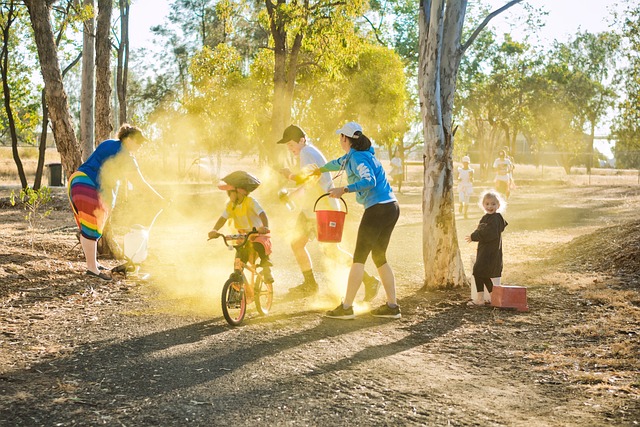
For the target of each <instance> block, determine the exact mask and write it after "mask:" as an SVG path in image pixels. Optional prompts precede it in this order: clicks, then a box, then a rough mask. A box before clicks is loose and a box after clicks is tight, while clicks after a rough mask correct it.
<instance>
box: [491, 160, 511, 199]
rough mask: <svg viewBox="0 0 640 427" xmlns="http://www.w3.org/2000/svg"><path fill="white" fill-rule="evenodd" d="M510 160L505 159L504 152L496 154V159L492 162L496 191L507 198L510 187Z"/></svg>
mask: <svg viewBox="0 0 640 427" xmlns="http://www.w3.org/2000/svg"><path fill="white" fill-rule="evenodd" d="M511 166H512V164H511V160H509V159H508V158H507V153H506V152H505V151H504V150H500V151H499V152H498V158H497V159H496V160H495V161H494V162H493V169H494V170H495V171H496V178H495V184H496V191H498V192H499V193H500V194H503V195H504V196H505V198H507V199H508V198H509V192H510V187H511Z"/></svg>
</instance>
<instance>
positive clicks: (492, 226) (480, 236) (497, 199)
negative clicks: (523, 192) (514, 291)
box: [464, 191, 508, 307]
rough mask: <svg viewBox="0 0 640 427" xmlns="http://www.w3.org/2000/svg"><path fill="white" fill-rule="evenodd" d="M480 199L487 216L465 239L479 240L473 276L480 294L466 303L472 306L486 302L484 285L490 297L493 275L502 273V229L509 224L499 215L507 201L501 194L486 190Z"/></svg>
mask: <svg viewBox="0 0 640 427" xmlns="http://www.w3.org/2000/svg"><path fill="white" fill-rule="evenodd" d="M480 200H481V207H482V209H484V211H485V215H484V216H483V217H482V218H481V219H480V223H479V224H478V228H477V229H476V231H474V232H473V233H471V235H469V236H465V238H464V239H465V240H466V241H467V243H471V242H478V252H477V255H476V262H475V264H474V265H473V278H474V279H475V282H476V290H477V291H478V293H477V296H476V299H475V300H471V301H469V302H468V303H467V305H468V306H472V307H473V306H483V305H484V288H485V287H486V288H487V292H489V296H491V291H493V282H492V281H491V278H492V277H493V278H497V277H500V276H502V232H503V231H504V229H505V227H506V226H507V225H508V224H507V221H505V219H504V218H503V217H502V215H501V214H500V212H503V211H504V210H505V209H506V208H507V204H506V202H505V201H504V200H503V199H502V196H501V195H500V194H499V193H497V192H494V191H487V192H485V193H483V194H482V196H481V198H480Z"/></svg>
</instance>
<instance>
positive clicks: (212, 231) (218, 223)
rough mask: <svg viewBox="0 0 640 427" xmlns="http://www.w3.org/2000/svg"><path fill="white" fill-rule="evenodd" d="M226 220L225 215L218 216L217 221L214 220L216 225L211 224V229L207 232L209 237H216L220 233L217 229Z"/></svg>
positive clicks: (222, 225)
mask: <svg viewBox="0 0 640 427" xmlns="http://www.w3.org/2000/svg"><path fill="white" fill-rule="evenodd" d="M226 222H227V219H226V218H225V217H222V216H221V217H220V218H218V221H216V225H214V226H213V230H211V231H210V232H209V238H210V239H215V238H216V237H218V236H220V233H219V232H218V230H220V229H221V228H222V227H224V224H225V223H226Z"/></svg>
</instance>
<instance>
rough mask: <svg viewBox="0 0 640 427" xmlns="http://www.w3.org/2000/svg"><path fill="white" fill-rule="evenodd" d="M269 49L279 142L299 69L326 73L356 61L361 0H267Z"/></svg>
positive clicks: (273, 122)
mask: <svg viewBox="0 0 640 427" xmlns="http://www.w3.org/2000/svg"><path fill="white" fill-rule="evenodd" d="M264 5H265V7H266V14H267V26H268V28H269V31H270V37H271V39H270V42H269V43H270V45H269V47H270V49H272V50H273V73H272V82H273V97H272V105H273V107H272V114H271V132H270V133H271V137H270V138H269V140H274V141H275V140H277V139H278V138H277V137H278V134H280V133H281V132H282V129H284V128H285V127H286V126H287V125H288V124H290V122H291V113H292V108H293V103H294V99H295V88H296V80H297V78H298V74H299V72H300V69H301V68H303V67H307V66H318V67H321V68H324V69H325V70H329V72H330V70H331V69H332V68H334V67H336V66H339V64H342V63H354V62H355V60H356V59H357V53H358V51H359V44H360V38H359V37H358V34H357V27H356V26H354V25H353V21H354V19H355V18H357V17H359V16H361V15H362V13H363V11H364V8H365V6H366V2H365V1H364V0H316V1H304V2H298V1H289V2H287V1H286V0H276V1H273V0H265V1H264Z"/></svg>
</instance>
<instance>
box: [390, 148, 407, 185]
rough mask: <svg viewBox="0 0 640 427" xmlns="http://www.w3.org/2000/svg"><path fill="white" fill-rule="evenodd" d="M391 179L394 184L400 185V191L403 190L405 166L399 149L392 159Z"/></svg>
mask: <svg viewBox="0 0 640 427" xmlns="http://www.w3.org/2000/svg"><path fill="white" fill-rule="evenodd" d="M390 163H391V180H392V181H393V184H394V185H397V186H398V193H401V192H402V180H403V179H404V167H403V164H402V159H401V158H400V157H399V156H398V150H396V152H395V153H394V155H393V158H392V159H391V162H390Z"/></svg>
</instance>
